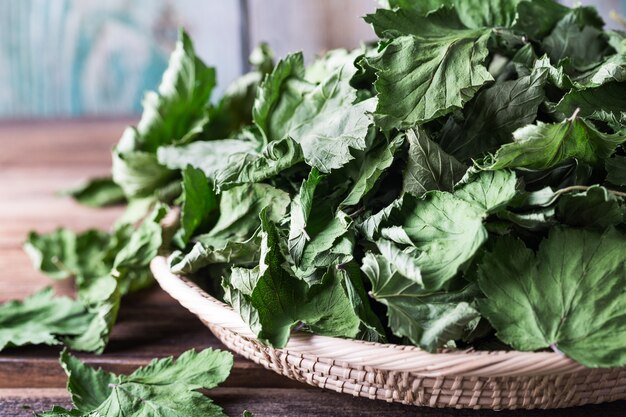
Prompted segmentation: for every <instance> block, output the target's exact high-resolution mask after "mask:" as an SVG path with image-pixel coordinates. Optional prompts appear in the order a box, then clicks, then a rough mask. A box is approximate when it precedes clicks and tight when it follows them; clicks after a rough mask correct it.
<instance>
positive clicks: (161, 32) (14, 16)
mask: <svg viewBox="0 0 626 417" xmlns="http://www.w3.org/2000/svg"><path fill="white" fill-rule="evenodd" d="M238 10H239V4H238V1H237V0H177V1H173V0H172V1H167V0H133V1H123V0H107V1H101V0H0V117H2V118H23V117H42V116H43V117H57V116H61V117H74V116H87V115H89V116H92V115H120V114H124V115H126V114H132V113H137V112H139V111H140V110H141V99H142V97H143V94H144V91H145V90H149V89H154V88H155V87H156V86H157V85H158V82H159V80H160V77H161V74H162V72H163V70H164V68H165V66H166V65H167V58H168V55H169V53H170V51H171V50H172V48H173V46H174V43H175V41H176V37H177V31H178V27H179V26H185V27H187V29H188V30H189V32H190V33H191V35H192V37H193V38H195V39H197V41H198V43H200V45H198V49H199V52H200V55H201V56H202V57H203V58H205V59H206V60H208V61H209V62H211V64H212V65H215V66H217V67H218V71H219V72H220V81H222V84H225V83H227V82H229V81H230V80H232V78H234V77H235V76H237V75H238V74H239V73H240V72H241V54H240V53H239V51H238V48H239V45H240V42H239V29H238V25H239V22H238V19H239V15H238ZM222 47H223V48H224V50H225V51H226V53H223V54H218V53H217V52H216V51H217V50H218V49H220V50H221V48H222Z"/></svg>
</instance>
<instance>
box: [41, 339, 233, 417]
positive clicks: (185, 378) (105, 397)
mask: <svg viewBox="0 0 626 417" xmlns="http://www.w3.org/2000/svg"><path fill="white" fill-rule="evenodd" d="M61 365H62V366H63V368H64V370H65V372H66V373H67V375H68V385H67V387H68V391H70V393H71V394H72V402H73V403H74V407H75V409H74V410H72V411H67V410H63V409H60V408H55V409H54V410H53V412H56V413H57V414H54V413H46V414H42V416H54V415H60V416H64V415H71V416H74V415H75V416H85V417H86V416H88V415H89V416H92V415H98V416H102V417H117V416H121V415H123V416H136V417H139V416H146V415H159V416H164V417H170V416H171V417H179V416H190V415H196V414H198V413H201V414H202V415H206V416H213V417H225V414H224V413H223V412H222V409H221V408H220V407H218V406H217V405H215V404H213V402H212V401H211V400H210V399H209V398H208V397H205V396H204V395H202V394H201V393H199V392H197V390H198V389H211V388H214V387H215V386H217V385H218V384H220V383H221V382H223V381H224V380H225V379H226V378H227V376H228V374H229V373H230V370H231V368H232V365H233V357H232V355H231V354H230V353H228V352H221V351H219V350H212V349H205V350H203V351H201V352H196V351H194V350H189V351H187V352H185V353H183V354H182V355H180V356H179V357H178V359H176V360H174V359H173V358H172V357H168V358H164V359H159V360H157V359H155V360H153V361H152V362H150V363H149V364H148V365H146V366H144V367H141V368H139V369H137V370H136V371H135V372H133V373H132V374H130V375H119V376H117V375H114V374H112V373H109V372H105V371H102V370H100V369H97V370H96V369H93V368H91V367H89V366H87V365H85V364H83V363H82V362H80V361H79V360H78V359H76V358H75V357H73V356H71V355H69V354H68V353H67V352H65V351H64V352H63V353H62V354H61Z"/></svg>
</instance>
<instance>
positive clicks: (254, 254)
mask: <svg viewBox="0 0 626 417" xmlns="http://www.w3.org/2000/svg"><path fill="white" fill-rule="evenodd" d="M260 248H261V242H260V239H259V238H258V237H257V236H253V237H251V238H250V239H248V240H246V241H244V242H237V241H233V240H229V241H227V242H226V243H224V244H223V245H222V246H217V247H214V246H211V245H210V244H206V243H202V242H197V243H196V244H195V245H193V247H192V248H191V250H190V251H189V252H187V253H182V252H174V253H173V254H172V256H171V257H170V269H171V270H172V272H173V273H175V274H192V273H194V272H196V271H198V270H199V269H201V268H204V267H205V266H209V265H214V264H229V265H242V264H244V265H245V264H255V263H258V261H259V252H260Z"/></svg>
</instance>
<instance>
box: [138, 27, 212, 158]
mask: <svg viewBox="0 0 626 417" xmlns="http://www.w3.org/2000/svg"><path fill="white" fill-rule="evenodd" d="M214 87H215V70H214V69H213V68H210V67H207V66H206V65H205V64H204V63H203V62H202V61H201V60H200V58H198V57H197V56H196V53H195V51H194V48H193V44H192V42H191V39H190V38H189V36H188V35H187V33H185V32H184V31H182V30H181V32H180V34H179V39H178V42H176V47H175V49H174V52H172V55H171V56H170V60H169V63H168V67H167V70H166V71H165V73H164V74H163V78H162V80H161V84H160V85H159V89H158V92H149V93H147V94H146V96H145V98H144V101H143V107H144V111H143V114H142V116H141V120H140V121H139V123H138V124H137V132H138V134H139V143H140V146H141V148H140V149H141V150H143V151H146V152H150V153H154V152H156V150H157V148H158V147H159V146H161V145H167V144H171V143H185V142H189V141H191V140H192V139H193V138H194V137H195V136H197V135H198V134H199V133H200V132H202V129H203V127H204V125H205V124H206V123H207V122H208V104H209V99H210V97H211V93H212V91H213V88H214Z"/></svg>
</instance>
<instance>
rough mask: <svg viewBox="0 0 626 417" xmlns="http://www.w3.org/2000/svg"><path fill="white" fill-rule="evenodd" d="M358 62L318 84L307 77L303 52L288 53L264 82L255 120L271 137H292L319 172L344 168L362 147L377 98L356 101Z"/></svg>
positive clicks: (256, 107)
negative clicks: (352, 81)
mask: <svg viewBox="0 0 626 417" xmlns="http://www.w3.org/2000/svg"><path fill="white" fill-rule="evenodd" d="M355 72H356V69H355V68H354V66H353V65H352V64H351V63H350V65H344V66H341V67H339V68H338V69H337V70H336V71H334V72H332V73H331V74H330V75H329V76H328V77H327V78H325V79H324V80H323V81H322V82H321V83H320V84H319V85H314V84H311V83H309V82H308V81H306V80H304V63H303V61H302V55H301V54H295V55H290V56H288V57H287V58H285V60H283V61H281V62H279V63H278V65H276V68H275V69H274V71H273V72H272V74H271V75H269V76H268V77H267V78H266V80H265V81H264V82H263V84H262V85H261V88H260V90H259V97H258V98H257V103H256V105H255V113H254V114H255V116H254V121H255V123H256V124H257V126H258V127H259V129H260V130H261V132H262V133H263V136H264V137H265V139H266V140H267V141H275V140H280V139H283V138H285V137H291V138H292V139H293V140H294V141H296V142H297V143H299V144H300V146H301V148H302V153H303V155H304V160H305V161H306V162H307V163H308V164H309V165H310V166H312V167H315V168H317V169H319V170H320V171H321V172H330V171H331V170H333V169H337V168H341V167H342V166H344V165H345V164H347V163H348V162H349V161H350V160H352V159H353V156H352V155H351V154H350V150H351V149H357V150H363V149H365V147H366V143H365V137H366V136H367V134H368V131H369V127H370V125H371V124H372V121H371V117H370V116H369V113H371V112H372V111H373V110H374V106H375V104H376V101H375V99H373V98H372V99H367V100H364V101H360V102H357V103H355V100H356V99H357V95H356V91H355V90H354V89H353V88H352V87H351V86H350V79H351V78H352V76H353V75H354V73H355Z"/></svg>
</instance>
